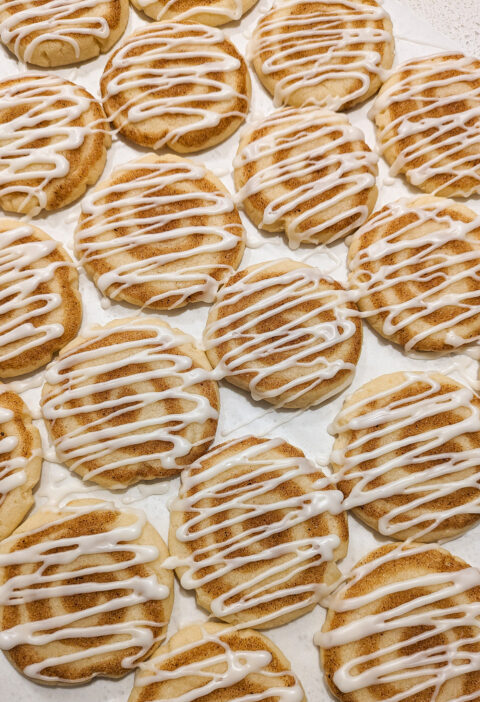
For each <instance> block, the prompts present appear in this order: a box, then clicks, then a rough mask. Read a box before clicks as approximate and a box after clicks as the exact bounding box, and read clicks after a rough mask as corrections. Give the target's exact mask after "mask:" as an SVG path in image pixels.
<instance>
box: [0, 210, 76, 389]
mask: <svg viewBox="0 0 480 702" xmlns="http://www.w3.org/2000/svg"><path fill="white" fill-rule="evenodd" d="M81 321H82V303H81V299H80V294H79V291H78V273H77V271H76V269H75V267H74V264H73V262H72V260H71V258H70V256H69V255H68V254H67V252H66V251H65V249H64V248H63V246H61V244H59V243H58V241H55V240H54V239H51V238H50V237H49V236H48V235H47V234H45V232H44V231H42V230H41V229H39V228H38V227H35V226H33V225H32V224H22V223H21V222H19V221H18V220H15V219H7V218H0V378H11V377H13V376H16V375H22V374H23V373H29V372H30V371H34V370H37V369H38V368H41V367H42V366H44V365H45V364H46V363H48V362H49V361H50V360H51V358H52V356H53V355H54V354H55V353H56V352H57V351H58V350H59V349H61V348H63V347H64V346H65V345H66V344H68V342H69V341H71V340H72V339H73V338H74V337H75V336H76V334H77V332H78V329H79V327H80V324H81Z"/></svg>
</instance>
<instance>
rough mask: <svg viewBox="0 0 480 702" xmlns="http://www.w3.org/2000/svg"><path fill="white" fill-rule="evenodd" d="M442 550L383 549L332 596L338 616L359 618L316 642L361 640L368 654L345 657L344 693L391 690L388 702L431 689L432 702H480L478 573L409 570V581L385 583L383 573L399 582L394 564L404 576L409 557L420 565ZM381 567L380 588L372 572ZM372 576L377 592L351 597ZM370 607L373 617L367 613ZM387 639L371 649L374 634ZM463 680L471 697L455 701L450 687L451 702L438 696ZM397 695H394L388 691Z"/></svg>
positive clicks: (338, 678)
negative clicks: (478, 683)
mask: <svg viewBox="0 0 480 702" xmlns="http://www.w3.org/2000/svg"><path fill="white" fill-rule="evenodd" d="M435 551H437V553H438V547H435V546H427V545H418V544H415V545H410V544H407V545H404V544H399V545H398V546H396V547H394V548H393V549H392V550H388V551H387V552H386V553H385V551H383V550H382V549H380V554H377V555H376V557H375V556H374V558H373V560H371V561H370V562H367V563H364V564H360V565H358V566H357V567H355V568H354V569H353V571H352V572H351V574H350V575H349V577H348V579H347V582H346V583H345V584H343V585H342V586H341V587H340V588H339V590H338V591H337V592H336V593H334V594H333V595H332V596H331V598H330V601H329V606H330V609H331V612H333V613H337V612H339V613H347V614H348V613H352V617H354V618H353V619H352V618H351V619H350V620H349V621H347V623H345V624H344V625H343V626H342V625H339V626H338V627H337V628H334V629H331V630H324V631H323V632H321V633H320V632H319V633H318V634H316V635H315V643H316V644H317V645H318V646H321V647H322V648H324V649H330V648H332V647H335V646H344V645H348V644H354V643H355V642H360V644H359V645H360V647H361V650H362V653H361V654H360V655H355V653H354V652H353V653H352V652H350V654H349V655H348V660H346V659H345V658H344V659H343V661H344V662H343V661H342V665H340V666H339V667H338V668H337V670H336V671H335V674H334V676H333V682H334V683H335V685H336V686H337V688H338V689H339V690H340V691H341V692H343V693H345V694H349V693H350V694H351V693H355V692H357V691H359V690H363V689H364V688H368V687H370V686H373V690H374V693H373V694H375V692H376V690H375V687H374V686H377V685H383V686H384V687H383V688H381V689H382V690H384V689H385V690H387V692H386V694H385V695H384V696H383V693H382V699H384V700H385V702H401V701H402V700H407V699H414V698H415V696H416V695H421V694H422V693H424V692H425V691H426V690H430V689H431V697H430V698H429V699H431V700H432V702H435V700H437V699H440V698H441V699H448V700H451V702H468V701H469V700H472V701H473V700H476V699H478V688H476V689H475V692H474V693H471V694H468V692H467V690H468V688H469V685H468V675H469V674H473V675H475V673H477V674H478V670H479V669H480V650H479V649H478V635H479V634H478V631H479V621H480V619H479V617H480V601H479V597H478V593H479V592H480V590H479V588H480V573H479V571H478V570H477V569H476V568H473V567H469V566H468V565H467V564H466V563H463V562H461V561H458V563H459V564H460V568H459V569H458V570H457V569H451V570H448V571H445V572H441V571H440V572H439V571H430V572H428V567H427V568H426V570H427V572H426V573H425V574H422V575H417V576H415V575H414V576H413V577H409V575H408V565H407V576H406V578H402V577H401V576H400V577H399V578H398V580H395V579H394V581H393V582H388V581H387V583H386V584H385V580H384V578H383V577H382V569H383V568H387V570H386V571H385V572H386V573H387V577H388V576H390V577H389V580H392V576H391V571H389V570H388V567H390V568H391V566H392V563H394V564H395V568H396V570H398V571H400V572H401V571H402V569H403V563H402V559H408V558H410V559H411V558H412V556H414V557H415V558H417V559H418V562H419V563H421V562H422V561H423V560H426V562H427V563H428V560H429V558H430V553H431V552H435ZM441 553H442V552H441ZM443 553H445V552H443ZM446 555H448V556H449V554H446ZM450 559H452V560H453V557H451V556H450ZM462 564H463V566H464V567H461V565H462ZM421 568H422V567H421V566H419V569H420V570H421ZM377 569H378V575H377V577H376V582H375V576H373V575H372V574H373V571H375V570H377ZM368 576H371V577H370V582H371V583H372V582H373V583H374V587H371V588H370V589H369V590H368V592H367V593H366V594H359V595H357V596H355V595H354V594H350V592H349V591H352V588H354V586H355V585H356V584H357V583H359V582H360V581H361V580H362V579H363V578H367V577H368ZM473 588H475V590H473ZM409 591H412V595H411V596H409V595H408V592H409ZM353 592H355V590H353ZM417 593H418V594H417ZM377 603H378V605H377ZM392 603H393V604H392ZM363 607H365V608H366V611H364V612H361V611H360V610H361V608H363ZM327 621H328V620H327ZM381 635H384V636H385V637H386V636H388V637H389V638H388V641H386V645H385V647H384V648H380V649H377V647H376V645H375V644H373V643H372V645H370V641H371V642H373V641H374V639H373V637H374V636H381ZM369 637H372V638H371V639H370V641H369ZM372 649H373V650H372ZM349 650H350V651H352V649H349ZM460 676H465V678H466V680H467V682H466V684H465V686H464V685H462V683H461V682H459V683H458V687H457V690H458V689H460V691H465V692H467V694H465V695H463V694H460V695H455V693H453V696H452V692H453V688H449V689H450V692H449V693H448V697H447V696H446V697H443V695H442V696H441V697H439V695H441V689H442V688H443V686H444V685H447V684H448V682H449V681H454V680H455V679H456V678H459V677H460ZM473 682H474V681H473ZM387 686H388V687H387ZM395 686H396V687H395ZM392 689H393V690H394V691H395V693H394V694H393V695H392V694H391V693H390V692H389V691H391V690H392ZM470 689H471V688H470ZM367 694H368V693H367ZM446 694H447V693H446ZM422 696H423V695H422ZM352 699H354V697H353V696H352ZM355 699H357V697H355Z"/></svg>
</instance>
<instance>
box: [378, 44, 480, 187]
mask: <svg viewBox="0 0 480 702" xmlns="http://www.w3.org/2000/svg"><path fill="white" fill-rule="evenodd" d="M442 59H445V60H442ZM394 75H396V76H398V77H399V80H398V81H396V82H394V83H392V84H391V85H389V86H388V87H387V88H385V89H383V90H382V91H381V93H380V94H379V95H378V97H377V98H376V100H375V102H374V104H373V107H372V108H371V110H370V113H369V116H370V117H371V118H372V119H375V118H376V117H377V116H378V115H380V114H381V113H382V112H384V111H386V110H388V109H389V108H390V107H391V108H393V109H395V108H396V106H397V105H401V104H404V105H405V104H406V105H407V109H402V110H401V114H399V116H398V117H396V118H394V119H389V120H388V123H387V124H386V125H385V126H384V127H381V128H379V143H380V149H381V152H382V153H385V152H386V151H387V150H388V149H390V148H395V149H396V148H399V149H400V153H399V154H398V155H397V156H396V157H395V160H394V161H393V163H392V165H391V167H390V174H391V175H392V176H396V175H398V173H405V174H406V176H407V178H408V180H409V181H410V183H412V185H415V186H417V187H419V188H422V189H424V186H425V185H426V184H428V181H429V180H430V179H431V178H439V179H440V184H439V185H438V187H436V188H434V189H432V187H428V190H429V191H430V192H432V193H433V194H435V193H442V192H445V190H446V189H447V188H454V189H455V187H456V186H457V184H458V183H459V181H461V180H462V179H463V178H473V180H474V181H475V184H474V185H473V186H469V187H468V188H467V189H466V186H465V187H463V186H462V184H460V191H459V192H455V194H458V195H462V194H463V195H468V194H469V192H480V63H479V61H478V60H476V59H473V58H469V57H466V56H463V55H462V54H460V55H459V54H458V52H457V53H455V52H444V53H441V54H435V55H433V56H427V57H424V58H418V59H411V60H410V61H407V62H406V63H404V64H402V65H401V66H399V68H398V69H397V71H396V73H395V74H394ZM440 90H441V91H442V92H444V93H445V94H444V95H443V96H442V95H439V94H438V91H440ZM412 101H414V102H413V104H412ZM465 103H468V107H466V106H465ZM456 131H459V132H460V133H459V134H458V133H455V132H456ZM412 138H413V139H414V140H415V141H414V143H413V144H412V143H410V141H411V139H412ZM404 139H407V140H408V141H407V143H406V144H405V145H403V146H402V141H403V140H404ZM446 178H447V180H446ZM425 189H427V188H425ZM462 190H463V191H464V192H463V193H462V192H461V191H462ZM452 194H453V193H452Z"/></svg>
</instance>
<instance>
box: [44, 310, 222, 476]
mask: <svg viewBox="0 0 480 702" xmlns="http://www.w3.org/2000/svg"><path fill="white" fill-rule="evenodd" d="M46 379H47V382H46V384H45V386H44V388H43V393H42V413H43V416H44V418H45V420H46V422H47V426H48V429H49V432H50V436H51V438H52V440H53V442H54V445H55V448H56V451H57V455H58V457H59V458H60V460H62V461H63V462H64V463H66V464H67V465H68V466H69V468H70V469H71V470H73V471H75V472H76V473H78V474H79V475H81V476H82V478H84V479H85V480H93V481H94V482H96V483H98V484H100V485H104V486H106V487H109V488H120V487H125V486H126V485H130V484H132V483H136V482H138V481H139V480H154V479H157V478H163V477H165V476H168V475H172V474H175V473H177V471H179V470H180V469H181V468H182V467H183V466H185V465H188V464H190V463H191V462H192V461H194V460H195V459H197V458H199V457H200V456H201V455H202V454H203V453H205V451H207V449H208V447H209V446H210V444H211V442H212V441H213V439H214V436H215V431H216V426H217V417H218V407H219V400H218V390H217V386H216V383H215V382H214V381H213V380H211V369H210V366H209V365H208V361H207V359H206V357H205V354H204V353H203V352H202V351H200V350H199V349H198V348H196V346H195V345H194V343H193V339H192V338H191V337H190V336H188V335H187V334H184V333H183V332H180V331H179V330H176V329H172V328H171V327H169V326H168V325H167V324H165V323H164V322H161V321H160V320H158V319H155V318H152V317H149V318H145V319H143V318H132V319H122V320H116V321H114V322H111V323H110V324H108V325H106V326H105V327H94V328H92V329H90V330H88V331H87V332H86V333H85V334H84V335H83V337H82V338H78V339H77V340H76V341H75V342H74V343H72V344H71V345H69V346H67V347H66V348H65V349H64V350H63V352H62V353H61V354H60V356H59V358H58V360H57V361H56V362H55V363H54V364H53V365H51V366H50V367H49V369H48V371H47V373H46Z"/></svg>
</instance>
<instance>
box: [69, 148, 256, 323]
mask: <svg viewBox="0 0 480 702" xmlns="http://www.w3.org/2000/svg"><path fill="white" fill-rule="evenodd" d="M244 238H245V233H244V229H243V226H242V222H241V220H240V217H239V214H238V212H237V210H236V208H235V206H234V204H233V201H232V198H231V196H230V194H229V193H228V192H227V190H226V188H225V187H224V185H223V184H222V183H221V181H219V180H218V178H216V177H215V176H214V175H213V173H211V172H210V171H209V170H207V169H206V168H205V167H204V166H201V165H200V164H197V163H193V162H192V161H187V160H185V159H183V158H180V157H178V156H172V155H162V156H156V155H154V154H149V155H148V156H145V157H144V158H137V159H135V160H133V161H130V162H128V163H126V164H124V165H122V166H120V167H119V168H117V169H116V170H115V171H114V172H113V173H112V174H111V175H110V177H109V178H108V179H107V180H105V181H102V182H101V183H99V185H98V186H97V187H96V188H95V189H94V190H93V191H92V192H91V193H89V195H87V197H86V198H85V199H84V200H83V202H82V215H81V217H80V222H79V225H78V227H77V230H76V233H75V253H76V255H77V257H78V259H79V260H80V261H81V263H82V264H83V266H84V267H85V270H86V271H87V273H88V275H89V276H90V277H91V278H92V279H93V280H94V282H95V284H96V285H97V287H98V288H99V289H100V290H101V292H102V293H103V294H104V295H107V296H108V297H110V298H112V299H113V300H123V301H125V302H129V303H130V304H132V305H137V306H139V307H150V308H152V309H157V310H162V309H173V308H178V307H184V306H185V305H187V304H189V303H191V302H197V301H203V302H212V300H213V299H214V297H215V293H216V292H217V290H218V287H219V285H221V283H222V282H223V281H224V280H225V279H226V278H227V277H228V276H229V275H230V274H231V273H233V272H234V270H235V269H236V268H237V266H238V264H239V263H240V261H241V258H242V255H243V251H244V248H245V243H244Z"/></svg>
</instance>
